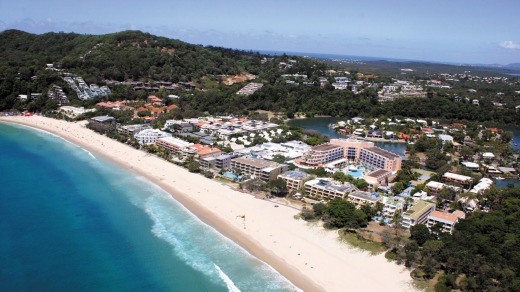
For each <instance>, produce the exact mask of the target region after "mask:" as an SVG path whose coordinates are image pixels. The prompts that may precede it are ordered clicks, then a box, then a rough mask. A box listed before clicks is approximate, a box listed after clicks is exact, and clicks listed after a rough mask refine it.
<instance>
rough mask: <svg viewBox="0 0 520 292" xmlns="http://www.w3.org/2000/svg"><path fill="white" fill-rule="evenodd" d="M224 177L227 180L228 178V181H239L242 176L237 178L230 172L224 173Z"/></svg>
mask: <svg viewBox="0 0 520 292" xmlns="http://www.w3.org/2000/svg"><path fill="white" fill-rule="evenodd" d="M224 176H225V177H227V178H230V179H234V180H240V179H241V178H242V176H238V175H236V174H234V173H232V172H231V171H226V172H224Z"/></svg>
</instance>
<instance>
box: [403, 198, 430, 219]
mask: <svg viewBox="0 0 520 292" xmlns="http://www.w3.org/2000/svg"><path fill="white" fill-rule="evenodd" d="M432 207H435V204H433V203H428V202H425V201H421V200H419V201H417V203H416V204H415V206H413V207H412V208H410V209H408V211H406V212H404V214H403V216H406V217H409V218H410V219H414V220H416V219H417V218H419V217H420V216H421V215H422V214H424V212H427V211H428V210H430V209H431V208H432Z"/></svg>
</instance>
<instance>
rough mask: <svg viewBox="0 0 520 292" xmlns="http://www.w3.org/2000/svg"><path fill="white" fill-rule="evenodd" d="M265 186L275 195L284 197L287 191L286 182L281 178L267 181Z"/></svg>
mask: <svg viewBox="0 0 520 292" xmlns="http://www.w3.org/2000/svg"><path fill="white" fill-rule="evenodd" d="M267 186H268V189H269V191H270V192H271V194H273V195H275V196H277V197H285V196H286V195H287V193H289V190H288V189H287V184H286V182H285V181H284V180H283V179H281V178H277V179H274V180H271V181H269V183H268V184H267Z"/></svg>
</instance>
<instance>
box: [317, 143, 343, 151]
mask: <svg viewBox="0 0 520 292" xmlns="http://www.w3.org/2000/svg"><path fill="white" fill-rule="evenodd" d="M336 148H343V147H341V146H338V145H332V144H328V143H327V144H321V145H318V146H314V147H312V150H314V151H330V150H332V149H336Z"/></svg>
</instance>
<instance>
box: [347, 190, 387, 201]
mask: <svg viewBox="0 0 520 292" xmlns="http://www.w3.org/2000/svg"><path fill="white" fill-rule="evenodd" d="M349 197H356V198H360V199H363V200H368V201H372V202H376V201H378V200H379V199H380V197H379V196H375V195H372V194H371V193H369V192H363V191H355V192H352V193H350V194H349Z"/></svg>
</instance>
